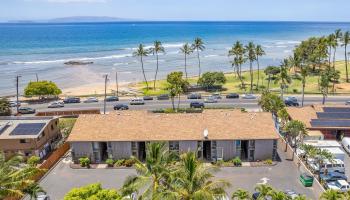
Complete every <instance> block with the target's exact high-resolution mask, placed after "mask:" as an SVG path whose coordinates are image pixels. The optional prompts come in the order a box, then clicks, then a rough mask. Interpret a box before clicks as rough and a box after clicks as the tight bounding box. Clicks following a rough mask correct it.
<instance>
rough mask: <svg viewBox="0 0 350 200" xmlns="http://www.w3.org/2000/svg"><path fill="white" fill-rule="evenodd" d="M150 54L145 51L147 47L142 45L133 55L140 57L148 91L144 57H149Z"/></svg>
mask: <svg viewBox="0 0 350 200" xmlns="http://www.w3.org/2000/svg"><path fill="white" fill-rule="evenodd" d="M148 54H149V52H148V51H147V50H146V49H145V46H144V45H143V44H140V45H139V47H138V48H137V49H136V51H135V52H134V53H133V56H137V57H140V61H141V68H142V73H143V78H144V80H145V82H146V87H147V90H148V82H147V78H146V74H145V69H144V67H143V57H145V56H148Z"/></svg>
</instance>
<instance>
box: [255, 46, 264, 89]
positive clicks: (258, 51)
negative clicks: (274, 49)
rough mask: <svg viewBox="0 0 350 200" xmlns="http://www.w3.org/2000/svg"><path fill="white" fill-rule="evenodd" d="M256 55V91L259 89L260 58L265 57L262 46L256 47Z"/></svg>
mask: <svg viewBox="0 0 350 200" xmlns="http://www.w3.org/2000/svg"><path fill="white" fill-rule="evenodd" d="M255 54H256V62H257V63H258V82H257V83H256V89H259V80H260V64H259V57H260V56H263V55H265V51H264V49H263V48H262V46H261V45H260V44H258V45H256V47H255Z"/></svg>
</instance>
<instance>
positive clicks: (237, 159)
mask: <svg viewBox="0 0 350 200" xmlns="http://www.w3.org/2000/svg"><path fill="white" fill-rule="evenodd" d="M232 162H233V164H234V165H235V166H241V165H242V161H241V159H240V158H239V157H236V158H234V159H233V160H232Z"/></svg>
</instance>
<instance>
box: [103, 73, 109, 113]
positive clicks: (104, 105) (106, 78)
mask: <svg viewBox="0 0 350 200" xmlns="http://www.w3.org/2000/svg"><path fill="white" fill-rule="evenodd" d="M103 77H104V78H105V99H104V102H103V114H106V98H107V80H108V74H105V75H103Z"/></svg>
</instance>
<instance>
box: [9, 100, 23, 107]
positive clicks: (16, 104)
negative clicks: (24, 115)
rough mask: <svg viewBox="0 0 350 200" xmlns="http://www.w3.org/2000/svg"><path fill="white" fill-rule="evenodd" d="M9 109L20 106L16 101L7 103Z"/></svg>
mask: <svg viewBox="0 0 350 200" xmlns="http://www.w3.org/2000/svg"><path fill="white" fill-rule="evenodd" d="M9 104H10V107H17V106H21V102H18V101H9Z"/></svg>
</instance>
